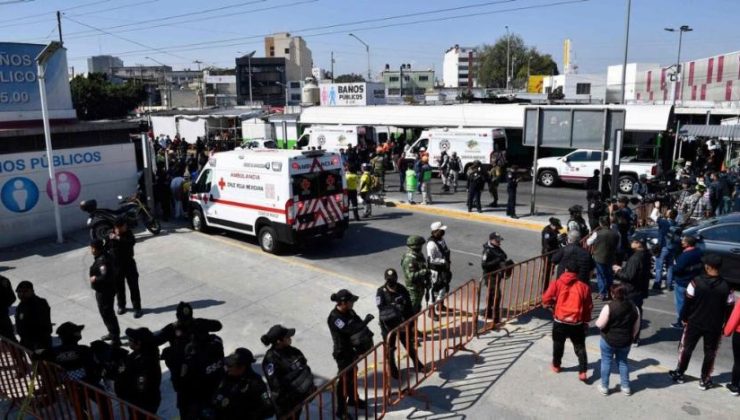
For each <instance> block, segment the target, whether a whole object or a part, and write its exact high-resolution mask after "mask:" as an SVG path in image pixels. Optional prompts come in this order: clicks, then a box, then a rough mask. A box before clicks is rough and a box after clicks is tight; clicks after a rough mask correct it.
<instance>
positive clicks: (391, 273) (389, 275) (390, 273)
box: [384, 268, 398, 281]
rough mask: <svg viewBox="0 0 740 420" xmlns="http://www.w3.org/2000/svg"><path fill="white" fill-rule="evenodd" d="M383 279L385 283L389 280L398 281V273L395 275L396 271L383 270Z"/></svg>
mask: <svg viewBox="0 0 740 420" xmlns="http://www.w3.org/2000/svg"><path fill="white" fill-rule="evenodd" d="M384 277H385V281H390V280H393V281H396V280H398V273H396V270H394V269H392V268H387V269H386V270H385V275H384Z"/></svg>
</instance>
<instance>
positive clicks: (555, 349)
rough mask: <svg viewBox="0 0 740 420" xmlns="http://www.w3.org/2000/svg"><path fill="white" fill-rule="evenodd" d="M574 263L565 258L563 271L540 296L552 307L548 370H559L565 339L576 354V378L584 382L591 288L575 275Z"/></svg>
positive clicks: (575, 267)
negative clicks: (550, 358) (552, 320)
mask: <svg viewBox="0 0 740 420" xmlns="http://www.w3.org/2000/svg"><path fill="white" fill-rule="evenodd" d="M577 273H578V266H577V264H575V262H574V261H567V262H566V265H565V272H564V273H563V274H562V275H561V276H560V277H558V279H557V280H556V281H555V282H553V283H551V284H550V287H548V288H547V291H545V294H544V295H542V304H543V305H544V306H545V307H552V306H553V305H554V306H555V310H554V314H553V318H554V322H553V324H552V367H551V368H552V371H553V372H555V373H559V372H560V362H561V361H562V359H563V351H564V350H565V340H566V339H568V338H569V339H570V341H571V342H572V343H573V349H574V350H575V352H576V356H578V379H580V380H581V381H584V382H585V381H586V379H587V376H586V370H587V369H588V359H587V357H586V331H587V330H588V322H589V321H590V320H591V311H592V310H593V307H594V304H593V301H592V300H591V290H589V287H588V285H587V283H586V282H584V281H578V280H583V279H579V278H578V274H577Z"/></svg>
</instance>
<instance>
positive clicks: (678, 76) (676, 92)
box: [665, 25, 694, 106]
mask: <svg viewBox="0 0 740 420" xmlns="http://www.w3.org/2000/svg"><path fill="white" fill-rule="evenodd" d="M665 30H666V31H667V32H678V58H676V76H675V79H676V80H675V88H674V89H673V106H676V99H677V98H676V97H677V96H679V94H682V93H683V92H681V84H682V82H681V79H683V77H681V76H682V74H681V43H682V41H683V33H684V32H691V31H693V30H694V29H692V28H690V27H689V25H682V26H681V27H679V28H678V29H674V28H665Z"/></svg>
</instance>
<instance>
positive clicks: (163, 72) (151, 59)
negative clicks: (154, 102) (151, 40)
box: [144, 57, 172, 108]
mask: <svg viewBox="0 0 740 420" xmlns="http://www.w3.org/2000/svg"><path fill="white" fill-rule="evenodd" d="M144 58H146V59H147V60H150V61H153V62H155V63H157V64H159V65H160V66H162V87H163V88H164V92H165V94H166V95H167V101H166V102H165V103H163V104H162V105H164V106H165V107H167V108H169V107H168V106H167V105H166V104H172V95H171V94H170V90H169V86H168V85H169V83H167V76H166V74H165V68H166V67H167V65H166V64H164V63H163V62H161V61H158V60H155V59H153V58H151V57H144ZM160 94H161V90H160Z"/></svg>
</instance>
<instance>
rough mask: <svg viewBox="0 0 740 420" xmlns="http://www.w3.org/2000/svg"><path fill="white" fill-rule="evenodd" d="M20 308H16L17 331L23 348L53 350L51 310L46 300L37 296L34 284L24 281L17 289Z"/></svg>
mask: <svg viewBox="0 0 740 420" xmlns="http://www.w3.org/2000/svg"><path fill="white" fill-rule="evenodd" d="M15 292H16V293H17V294H18V300H20V303H18V307H16V308H15V331H16V332H17V333H18V337H19V338H20V343H21V345H22V346H23V347H25V348H27V349H29V350H31V351H36V350H48V349H50V348H51V308H49V304H48V303H47V302H46V299H44V298H41V297H38V296H36V294H35V293H34V290H33V283H31V282H30V281H28V280H24V281H22V282H20V283H18V286H16V288H15Z"/></svg>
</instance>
